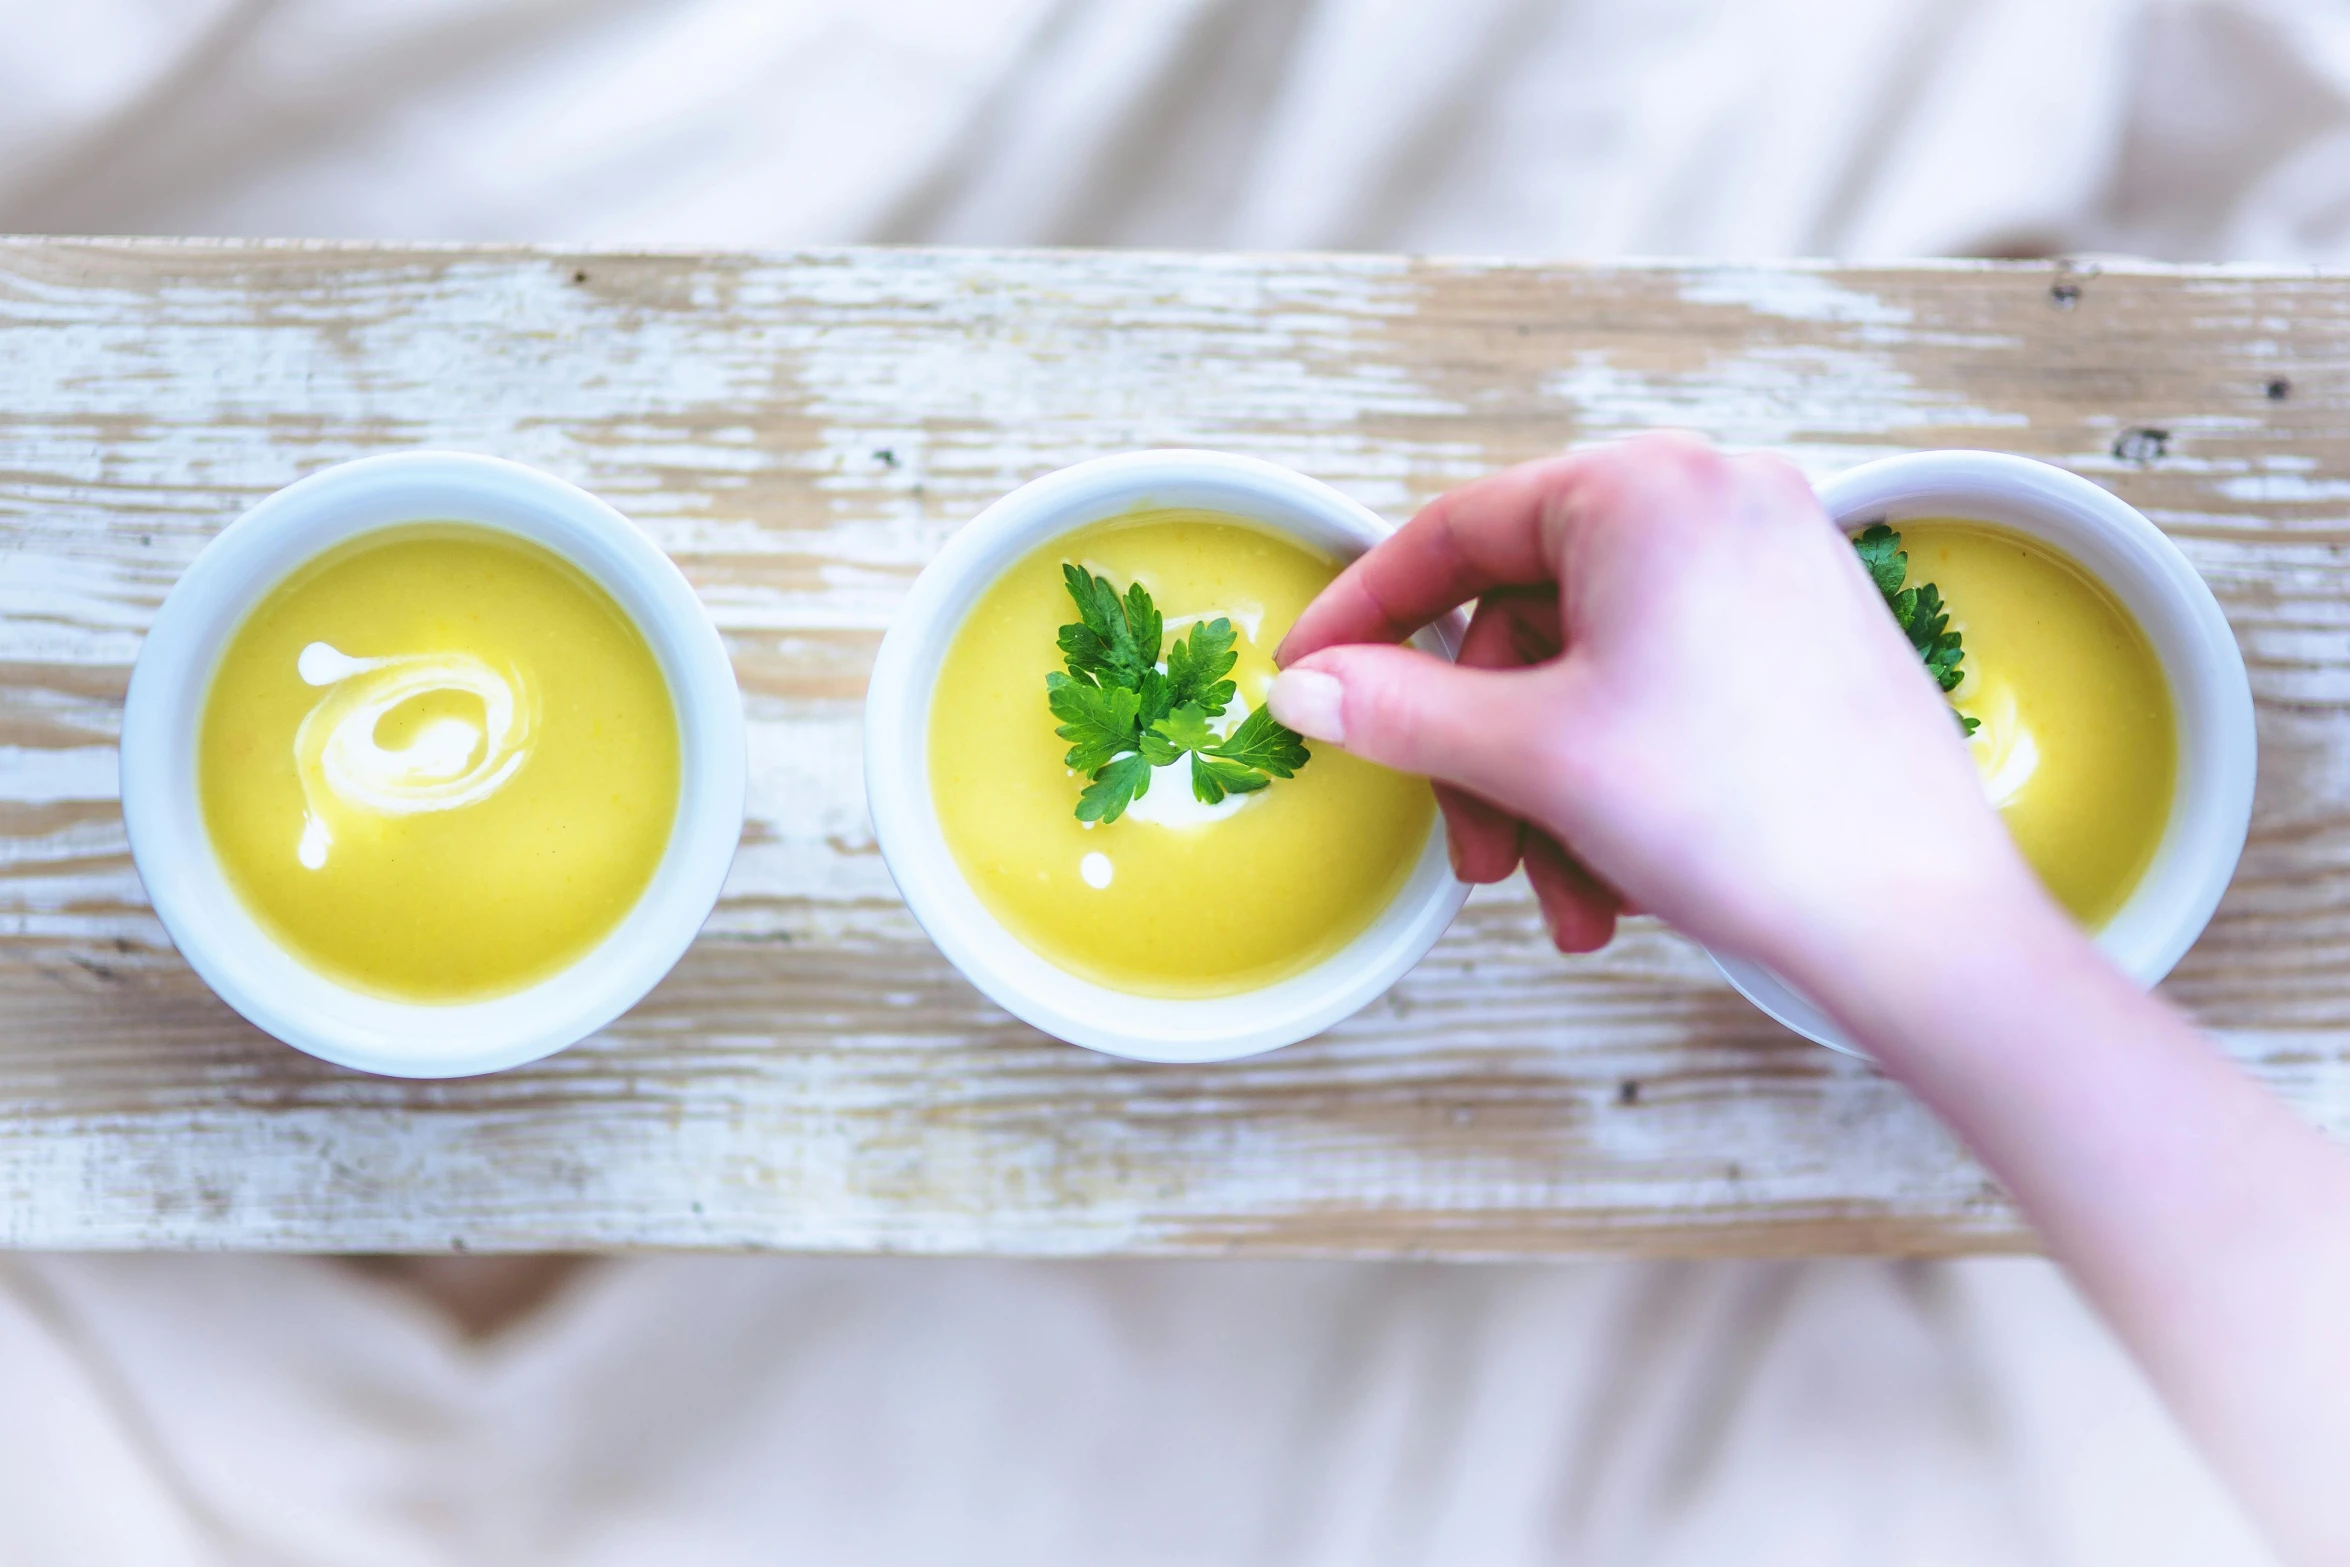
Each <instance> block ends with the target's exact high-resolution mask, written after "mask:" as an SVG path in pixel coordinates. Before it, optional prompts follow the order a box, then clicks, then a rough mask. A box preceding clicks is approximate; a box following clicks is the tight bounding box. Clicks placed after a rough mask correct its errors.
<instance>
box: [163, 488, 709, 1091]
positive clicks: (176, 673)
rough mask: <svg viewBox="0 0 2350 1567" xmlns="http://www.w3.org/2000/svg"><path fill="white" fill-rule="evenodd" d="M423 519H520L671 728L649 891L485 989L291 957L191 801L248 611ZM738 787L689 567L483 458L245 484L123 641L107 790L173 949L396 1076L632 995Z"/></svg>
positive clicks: (503, 1053) (493, 1047) (305, 1038)
mask: <svg viewBox="0 0 2350 1567" xmlns="http://www.w3.org/2000/svg"><path fill="white" fill-rule="evenodd" d="M419 523H439V524H447V523H455V524H460V525H462V526H464V527H467V528H472V529H481V530H488V531H489V532H491V533H496V534H505V535H509V536H513V537H517V538H519V539H522V540H525V541H528V542H529V543H532V544H535V545H538V546H541V547H543V548H544V549H546V550H548V551H550V552H552V553H553V554H554V555H556V556H558V557H560V558H561V559H562V560H563V561H565V562H568V563H569V564H570V565H571V566H573V567H575V568H577V569H578V570H579V571H580V572H581V573H583V574H584V575H585V576H586V577H587V578H588V579H589V580H590V581H592V582H593V583H594V584H595V585H596V586H598V587H600V588H601V589H602V590H603V592H604V593H605V594H607V595H609V597H610V599H611V600H612V601H613V602H614V603H615V604H617V605H618V606H619V608H620V610H621V611H622V612H623V613H624V614H625V615H626V616H627V617H628V618H629V620H630V621H631V622H633V623H634V625H635V627H636V629H637V630H638V631H639V632H640V633H641V634H642V635H643V637H644V640H645V643H646V645H647V647H648V648H649V649H650V651H651V654H652V656H653V659H654V661H655V662H656V664H657V665H658V667H659V670H660V673H661V676H662V678H663V679H664V680H665V682H666V683H667V686H668V690H669V696H670V700H671V703H672V705H673V707H674V709H675V714H676V719H677V725H678V757H677V760H678V789H677V805H676V812H675V818H674V820H673V821H672V822H671V824H670V825H669V828H668V834H667V845H666V848H665V849H664V850H663V851H662V853H661V856H660V859H659V861H658V863H657V864H656V866H655V867H654V869H653V871H652V875H651V879H650V881H649V883H648V884H647V885H646V886H645V887H644V890H643V891H642V892H641V894H639V895H638V896H637V897H636V900H635V902H634V903H633V904H632V905H630V906H629V908H628V911H627V912H626V913H625V914H624V915H622V916H621V917H620V919H619V921H618V923H617V924H616V925H615V926H614V927H613V928H612V929H611V930H610V931H609V932H608V933H606V934H605V935H603V936H602V937H601V938H600V939H598V940H596V941H595V943H594V945H592V946H591V947H589V948H588V949H587V950H586V952H585V953H584V954H583V955H581V956H579V957H578V958H576V959H575V960H573V961H571V962H569V963H568V964H567V966H565V967H563V968H562V969H561V970H560V971H559V972H556V973H554V974H552V975H551V976H548V977H544V978H541V979H538V980H537V981H536V982H533V983H529V984H527V985H526V986H525V987H524V988H520V989H515V990H511V991H509V992H507V993H505V994H502V995H493V996H490V997H488V998H487V999H481V1000H469V1001H455V1002H447V1003H436V1002H425V1001H411V1000H402V999H395V998H392V997H389V996H385V995H381V994H374V993H370V992H368V991H364V990H361V989H357V988H354V987H353V986H352V985H349V984H345V983H342V982H339V981H338V980H337V979H335V978H333V977H331V976H330V975H328V974H327V973H325V972H322V971H321V970H319V969H317V968H313V967H311V966H309V965H308V964H306V963H304V962H303V961H301V960H300V959H298V958H297V957H295V956H294V955H293V954H292V953H291V952H289V951H288V950H286V948H285V946H284V945H282V944H281V943H280V942H279V941H278V940H275V939H273V938H272V936H271V935H270V934H269V932H268V931H267V930H266V929H265V928H264V926H263V925H262V924H261V923H260V921H259V920H257V919H256V917H255V916H254V914H253V912H252V911H251V910H250V909H249V908H248V907H247V906H246V904H245V902H244V900H243V899H242V898H241V897H240V896H239V895H238V893H237V890H236V889H235V887H234V886H233V885H232V884H231V880H230V877H229V875H228V873H227V872H226V870H225V869H224V867H223V865H222V862H221V858H220V855H219V853H218V852H217V851H216V847H215V845H214V843H213V840H212V837H211V834H210V832H209V831H208V828H207V823H206V818H205V812H204V807H203V801H202V799H201V797H200V789H199V778H198V749H199V737H200V729H201V726H202V723H203V717H204V710H205V706H206V701H207V695H208V692H209V690H210V687H211V682H212V678H213V673H214V671H215V669H216V668H217V667H218V666H219V664H220V661H221V658H222V655H223V651H224V649H225V648H226V647H227V646H228V645H229V643H230V640H231V639H232V637H234V636H235V634H236V633H237V631H238V629H239V627H240V626H241V625H242V624H243V622H244V621H245V619H246V617H247V614H248V612H249V611H251V610H252V609H253V607H254V606H255V604H256V603H258V602H259V601H260V600H262V599H263V598H264V597H265V596H266V595H268V594H269V593H270V592H271V590H272V589H273V588H274V587H275V586H276V585H277V584H279V583H281V582H283V581H284V580H286V579H287V578H288V577H289V576H290V575H291V574H293V573H294V572H296V571H298V570H299V569H300V568H302V567H303V566H304V565H306V564H307V563H309V562H311V561H314V560H316V559H318V558H319V557H320V556H322V555H324V554H325V553H327V552H328V551H330V550H333V549H335V548H336V547H337V546H341V545H345V544H348V543H350V542H351V541H353V540H358V539H361V538H362V537H363V536H366V535H371V534H376V533H379V532H382V531H383V530H389V529H397V528H401V527H403V526H405V525H410V524H419ZM330 651H331V650H330ZM305 656H306V657H307V656H308V655H305ZM304 678H305V679H310V678H311V675H310V673H308V672H306V673H305V675H304ZM743 789H744V750H743V722H742V703H741V698H740V696H739V694H738V692H737V690H736V687H735V682H734V673H733V669H732V667H731V665H730V664H729V662H728V660H727V657H726V650H725V647H724V645H723V644H722V643H721V641H720V639H719V635H718V631H717V628H716V626H715V625H713V624H712V622H711V620H710V617H709V614H708V612H707V611H706V610H705V609H704V608H703V607H702V604H701V602H700V600H698V599H697V598H696V597H695V596H694V592H693V589H692V588H691V587H689V586H688V585H687V583H686V580H685V578H684V576H683V575H682V574H681V573H680V572H679V571H678V569H677V567H676V566H675V565H674V564H672V563H671V562H670V560H669V558H668V557H667V556H666V555H664V554H662V553H661V551H660V550H659V549H658V548H656V547H655V546H654V545H653V543H652V541H651V540H649V539H647V538H646V537H645V536H644V535H643V534H642V533H640V532H639V531H637V529H636V528H635V527H634V526H633V525H631V524H630V523H629V522H628V520H627V519H626V518H624V517H622V516H621V515H620V514H619V513H618V512H616V511H614V510H613V509H612V508H611V507H609V506H607V505H605V504H604V503H603V502H602V501H600V500H597V499H596V498H595V497H594V496H592V495H589V494H588V493H587V492H586V491H584V490H581V489H579V488H577V487H576V486H574V485H571V484H567V483H565V482H564V481H562V480H560V479H557V478H554V477H553V476H551V475H549V474H544V473H540V472H538V471H537V470H535V469H531V468H527V467H524V466H522V465H521V464H519V463H512V462H505V461H501V460H498V459H495V458H490V457H479V456H469V455H462V454H454V453H439V452H411V453H400V454H395V455H389V456H382V457H370V458H364V459H361V460H359V461H356V462H349V463H344V464H341V465H339V466H337V467H333V468H328V469H325V470H323V471H321V472H319V473H315V474H312V475H310V476H309V477H308V478H305V479H302V480H300V481H299V482H297V483H295V484H293V485H290V486H288V487H287V488H285V489H283V490H280V491H278V492H277V493H276V494H275V495H272V496H270V497H269V498H267V499H266V500H264V501H262V502H261V503H260V504H259V505H258V506H255V507H254V508H253V509H252V510H251V511H249V512H247V513H246V514H245V515H244V516H242V517H240V518H238V519H237V520H236V521H235V522H233V523H231V524H230V525H229V526H228V527H227V528H225V529H223V530H222V531H221V533H220V535H219V536H218V537H217V538H215V539H213V540H212V542H211V543H210V544H208V545H207V546H205V548H204V550H203V552H202V553H201V554H200V555H198V556H197V558H196V560H195V562H194V564H192V565H191V566H190V567H189V568H188V570H187V571H186V573H185V574H183V575H182V576H181V577H180V579H179V581H178V582H177V583H176V584H174V586H173V587H172V590H171V592H170V594H169V596H167V597H166V598H165V600H164V602H163V607H162V609H161V611H160V612H159V613H158V614H157V615H156V618H155V623H154V625H153V627H152V628H151V629H150V630H149V631H148V634H147V638H146V641H145V643H144V644H143V645H142V646H141V648H140V651H139V657H138V662H137V665H136V666H135V668H134V669H133V670H132V673H131V682H130V692H129V696H128V699H127V700H126V702H125V704H124V710H123V726H122V807H123V819H124V823H125V825H126V827H127V829H128V831H129V836H130V846H131V855H132V858H133V860H134V861H135V862H136V864H137V866H138V871H139V878H140V880H141V881H142V882H143V883H145V885H146V889H147V895H148V898H149V900H150V901H151V902H152V903H153V905H154V908H155V912H156V915H157V917H158V918H160V919H161V920H162V922H163V926H164V929H165V930H166V931H168V932H169V933H170V935H171V938H172V940H173V942H174V943H175V944H176V945H177V946H178V948H179V950H180V953H181V955H182V956H183V957H185V958H186V959H187V961H188V963H189V966H190V967H192V968H194V969H195V971H196V972H197V973H198V974H199V975H201V976H202V977H203V979H204V981H205V983H206V984H208V985H210V986H211V987H212V989H213V990H214V991H215V992H216V993H218V995H219V996H220V997H221V999H222V1000H224V1001H226V1002H227V1003H228V1004H229V1005H230V1006H232V1007H234V1008H235V1009H236V1010H237V1011H238V1012H240V1013H242V1014H243V1015H244V1016H245V1017H246V1018H247V1019H249V1020H250V1021H252V1022H253V1023H254V1024H255V1025H257V1026H258V1027H260V1028H262V1029H264V1030H266V1031H267V1032H269V1033H271V1034H274V1035H276V1036H277V1037H278V1038H279V1039H281V1040H284V1041H285V1042H286V1043H287V1044H290V1045H293V1046H294V1047H295V1048H297V1049H300V1050H303V1051H307V1052H308V1053H309V1054H311V1055H314V1056H317V1057H319V1058H320V1059H322V1060H326V1061H332V1062H335V1063H337V1064H339V1065H342V1066H347V1067H352V1068H355V1069H357V1070H360V1071H365V1072H377V1073H382V1074H385V1075H387V1076H394V1077H419V1078H439V1077H462V1076H466V1075H470V1074H473V1073H479V1072H491V1071H497V1070H499V1069H501V1068H505V1067H511V1066H517V1065H520V1064H522V1063H524V1062H527V1061H534V1060H537V1059H539V1058H540V1057H542V1056H546V1055H550V1054H552V1053H554V1052H555V1051H557V1050H561V1049H562V1048H564V1047H565V1046H567V1045H570V1044H573V1043H575V1042H577V1041H578V1040H581V1039H583V1038H585V1037H587V1036H588V1035H589V1034H592V1033H594V1032H595V1031H596V1030H597V1029H600V1028H602V1027H603V1026H604V1025H606V1024H607V1023H610V1022H611V1021H612V1020H613V1019H614V1018H616V1017H618V1016H619V1015H620V1014H621V1013H622V1012H624V1011H626V1010H627V1009H628V1008H629V1007H631V1006H633V1005H635V1004H636V1002H637V1001H638V1000H639V999H641V998H642V997H643V996H644V995H645V993H646V992H647V991H649V990H651V989H652V987H653V986H654V985H655V984H656V983H657V982H658V981H659V980H660V979H661V977H662V976H663V975H664V974H666V973H667V972H668V971H669V969H670V968H671V967H672V966H673V965H674V964H675V963H676V961H677V959H678V958H679V957H680V956H681V955H682V954H683V953H684V951H685V949H686V947H687V945H688V944H689V943H691V942H692V940H693V938H694V935H695V933H696V932H697V931H698V930H699V929H700V928H701V925H702V922H703V921H704V920H705V919H706V918H707V917H708V915H709V912H710V909H711V907H712V905H713V904H714V903H715V901H716V899H717V896H718V891H719V887H720V884H721V883H722V882H723V881H724V879H725V876H726V871H727V867H728V866H729V864H730V863H731V862H732V860H733V856H734V849H735V844H736V841H737V839H738V838H739V837H740V836H741V830H742V817H743ZM304 863H306V864H307V863H309V861H308V860H305V862H304Z"/></svg>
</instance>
